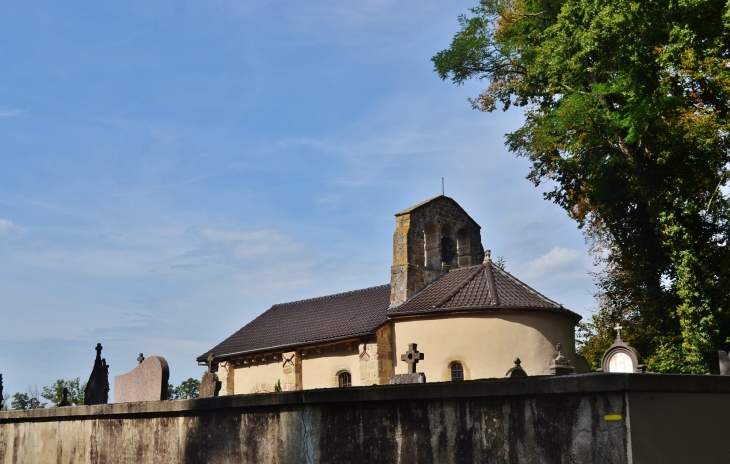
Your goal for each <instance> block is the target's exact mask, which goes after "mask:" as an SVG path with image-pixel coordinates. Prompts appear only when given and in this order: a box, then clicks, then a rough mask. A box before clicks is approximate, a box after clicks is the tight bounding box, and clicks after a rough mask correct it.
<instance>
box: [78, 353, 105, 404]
mask: <svg viewBox="0 0 730 464" xmlns="http://www.w3.org/2000/svg"><path fill="white" fill-rule="evenodd" d="M101 350H102V347H101V343H97V344H96V359H95V360H94V369H93V370H92V371H91V376H89V381H88V382H87V383H86V390H85V391H84V404H85V405H93V404H107V403H108V402H109V365H108V364H107V363H106V359H102V357H101Z"/></svg>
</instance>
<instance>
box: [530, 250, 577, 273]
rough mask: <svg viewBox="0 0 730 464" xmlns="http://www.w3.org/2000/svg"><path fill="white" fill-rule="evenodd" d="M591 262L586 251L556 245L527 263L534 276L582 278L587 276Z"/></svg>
mask: <svg viewBox="0 0 730 464" xmlns="http://www.w3.org/2000/svg"><path fill="white" fill-rule="evenodd" d="M589 263H590V260H589V257H588V256H587V254H586V253H585V252H584V251H582V250H576V249H571V248H563V247H559V246H556V247H555V248H553V249H552V250H550V251H549V252H547V253H545V254H544V255H542V256H540V257H539V258H537V259H535V260H533V261H530V262H529V263H527V272H528V274H529V275H530V276H531V277H534V278H540V277H551V279H558V280H572V279H582V278H585V276H586V273H587V267H588V265H589Z"/></svg>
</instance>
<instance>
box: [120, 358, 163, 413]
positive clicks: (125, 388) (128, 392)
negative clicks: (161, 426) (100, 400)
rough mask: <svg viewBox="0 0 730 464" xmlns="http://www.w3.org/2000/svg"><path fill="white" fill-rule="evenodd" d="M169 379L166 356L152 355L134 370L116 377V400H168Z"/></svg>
mask: <svg viewBox="0 0 730 464" xmlns="http://www.w3.org/2000/svg"><path fill="white" fill-rule="evenodd" d="M169 379H170V368H169V367H168V366H167V361H165V358H162V357H160V356H150V357H148V358H147V359H145V360H144V361H142V362H141V363H140V364H139V366H137V367H135V368H134V369H133V370H132V371H130V372H127V373H126V374H124V375H117V376H116V377H114V402H115V403H132V402H135V401H160V400H166V399H167V381H168V380H169Z"/></svg>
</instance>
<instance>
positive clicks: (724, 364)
mask: <svg viewBox="0 0 730 464" xmlns="http://www.w3.org/2000/svg"><path fill="white" fill-rule="evenodd" d="M717 355H718V357H719V358H720V375H730V357H728V354H727V352H725V351H718V352H717Z"/></svg>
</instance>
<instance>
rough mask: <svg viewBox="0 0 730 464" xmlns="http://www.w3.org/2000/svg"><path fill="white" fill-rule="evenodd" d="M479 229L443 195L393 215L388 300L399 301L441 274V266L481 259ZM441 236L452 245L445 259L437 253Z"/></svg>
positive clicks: (439, 249)
mask: <svg viewBox="0 0 730 464" xmlns="http://www.w3.org/2000/svg"><path fill="white" fill-rule="evenodd" d="M480 229H481V228H480V227H479V225H478V224H477V223H476V222H474V220H473V219H472V218H471V217H469V215H468V214H467V213H466V212H465V211H464V210H463V209H462V208H461V206H459V204H458V203H456V202H455V201H454V200H452V199H451V198H449V197H445V196H440V197H437V198H436V199H434V200H433V201H431V202H429V203H427V204H425V205H423V206H420V207H418V208H416V209H413V210H412V211H410V212H408V213H405V214H401V215H398V216H396V228H395V232H394V234H393V265H392V267H391V296H390V304H391V305H394V304H395V305H397V304H400V303H403V302H404V301H405V300H406V299H407V298H408V297H409V296H411V295H412V294H413V293H415V292H417V291H418V290H420V289H421V288H423V287H424V286H425V285H426V284H428V283H429V282H431V281H432V280H433V279H435V278H436V277H437V276H438V275H439V274H441V273H442V272H443V271H444V266H448V267H450V268H456V267H465V266H472V265H475V264H480V263H481V262H482V260H483V259H484V249H483V247H482V239H481V231H480ZM444 237H449V238H451V239H452V240H453V242H454V244H455V246H456V250H455V251H456V252H455V255H454V257H453V259H451V260H449V261H448V262H445V261H444V260H443V259H442V258H443V257H442V256H441V239H442V238H444Z"/></svg>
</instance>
